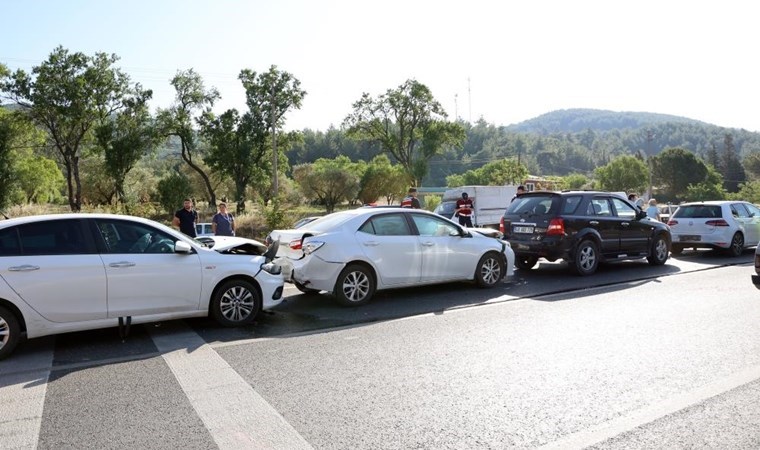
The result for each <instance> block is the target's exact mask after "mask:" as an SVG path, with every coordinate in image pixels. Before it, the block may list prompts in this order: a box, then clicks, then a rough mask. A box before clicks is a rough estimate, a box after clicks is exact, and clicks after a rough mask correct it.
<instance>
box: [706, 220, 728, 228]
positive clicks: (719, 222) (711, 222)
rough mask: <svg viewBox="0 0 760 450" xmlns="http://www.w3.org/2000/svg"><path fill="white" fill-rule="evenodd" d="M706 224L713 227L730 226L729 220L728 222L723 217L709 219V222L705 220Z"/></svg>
mask: <svg viewBox="0 0 760 450" xmlns="http://www.w3.org/2000/svg"><path fill="white" fill-rule="evenodd" d="M705 225H709V226H711V227H727V226H728V222H726V221H725V220H723V219H718V220H708V221H707V222H705Z"/></svg>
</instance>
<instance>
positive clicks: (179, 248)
mask: <svg viewBox="0 0 760 450" xmlns="http://www.w3.org/2000/svg"><path fill="white" fill-rule="evenodd" d="M192 251H193V248H192V247H190V244H188V243H187V242H185V241H177V242H175V243H174V253H190V252H192Z"/></svg>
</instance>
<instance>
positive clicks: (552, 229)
mask: <svg viewBox="0 0 760 450" xmlns="http://www.w3.org/2000/svg"><path fill="white" fill-rule="evenodd" d="M564 234H565V220H564V219H562V218H561V217H557V218H554V219H552V220H550V221H549V227H548V228H547V229H546V235H547V236H562V235H564Z"/></svg>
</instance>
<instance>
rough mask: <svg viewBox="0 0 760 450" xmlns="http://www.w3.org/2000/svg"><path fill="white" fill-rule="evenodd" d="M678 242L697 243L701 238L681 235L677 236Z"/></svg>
mask: <svg viewBox="0 0 760 450" xmlns="http://www.w3.org/2000/svg"><path fill="white" fill-rule="evenodd" d="M678 240H679V241H681V242H699V241H701V240H702V236H699V235H696V234H693V235H692V234H682V235H680V236H678Z"/></svg>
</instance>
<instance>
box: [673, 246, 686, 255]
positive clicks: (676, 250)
mask: <svg viewBox="0 0 760 450" xmlns="http://www.w3.org/2000/svg"><path fill="white" fill-rule="evenodd" d="M670 253H672V254H674V255H680V254H681V253H683V246H682V245H678V244H673V245H672V246H670Z"/></svg>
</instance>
